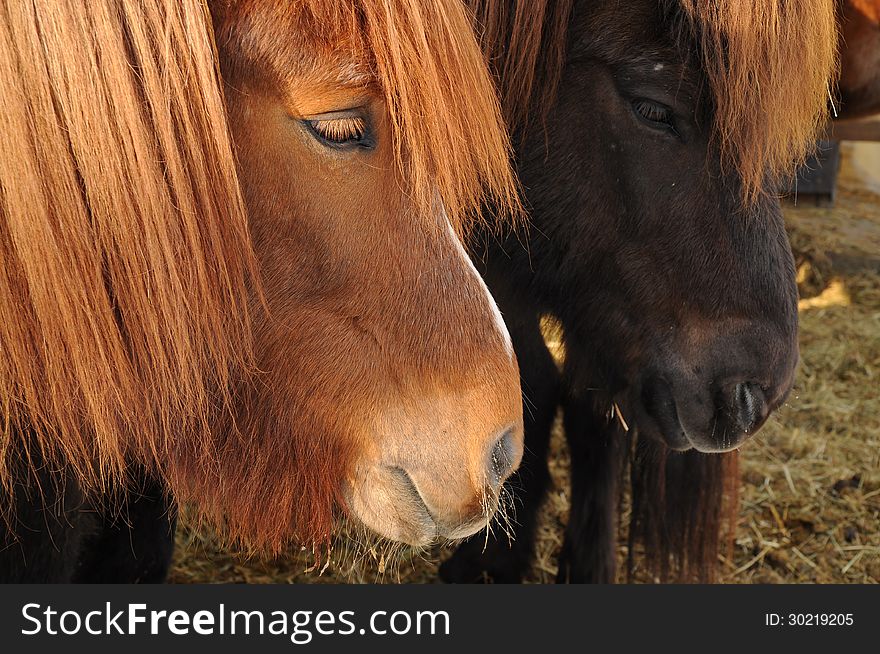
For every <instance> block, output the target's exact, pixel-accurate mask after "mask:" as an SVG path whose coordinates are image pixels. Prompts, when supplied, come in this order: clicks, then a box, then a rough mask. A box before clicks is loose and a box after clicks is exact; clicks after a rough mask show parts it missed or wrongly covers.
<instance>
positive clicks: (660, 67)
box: [654, 64, 665, 70]
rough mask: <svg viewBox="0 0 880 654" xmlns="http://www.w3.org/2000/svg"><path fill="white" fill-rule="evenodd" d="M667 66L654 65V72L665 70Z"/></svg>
mask: <svg viewBox="0 0 880 654" xmlns="http://www.w3.org/2000/svg"><path fill="white" fill-rule="evenodd" d="M663 68H665V66H664V65H663V64H654V70H663Z"/></svg>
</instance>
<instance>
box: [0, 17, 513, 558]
mask: <svg viewBox="0 0 880 654" xmlns="http://www.w3.org/2000/svg"><path fill="white" fill-rule="evenodd" d="M247 5H248V2H247V1H246V0H241V1H239V0H216V2H208V3H206V2H204V1H203V0H157V1H155V2H149V3H133V2H128V1H127V0H94V1H90V2H88V3H84V2H80V1H79V0H35V1H34V2H26V3H20V2H14V1H12V0H2V1H0V96H2V97H3V102H0V119H2V124H3V126H4V137H3V139H0V315H2V316H3V318H4V319H3V321H2V322H0V353H2V356H0V420H2V421H3V423H2V424H3V427H2V432H0V481H2V483H3V485H4V487H5V488H6V490H7V491H9V490H10V489H11V487H12V485H13V484H14V483H15V481H16V480H15V479H12V478H11V474H12V473H11V470H10V465H11V463H10V462H11V460H12V459H13V458H15V457H23V458H24V459H25V460H33V461H44V462H45V464H46V465H47V466H49V467H50V468H51V469H55V470H59V471H60V470H64V471H66V472H67V474H69V475H73V476H74V477H75V479H76V480H77V482H78V483H79V484H81V485H82V486H83V487H84V488H85V489H86V490H87V491H95V492H101V491H103V490H105V489H106V488H107V487H108V486H111V485H114V484H115V483H116V482H118V481H119V480H120V479H124V474H125V471H126V468H127V467H128V465H129V464H130V463H131V461H137V462H140V463H143V464H144V465H146V466H147V467H148V468H149V469H150V470H152V471H153V472H156V473H158V474H160V475H161V476H162V478H164V479H165V480H166V481H167V482H168V483H169V486H170V488H171V490H172V491H173V492H175V493H176V494H177V493H179V497H180V498H181V499H184V500H185V499H193V500H195V501H196V502H198V503H199V508H200V510H201V511H203V512H204V513H205V514H207V515H211V516H212V517H214V518H216V519H217V520H222V519H224V518H226V521H225V524H226V526H227V527H228V529H229V533H230V535H231V536H234V537H240V538H242V539H244V540H247V541H249V543H250V544H252V545H257V546H266V547H268V548H270V549H276V550H277V549H278V548H279V547H281V545H282V543H283V542H284V541H286V540H287V539H289V538H290V537H291V536H294V535H295V537H296V538H297V539H298V540H300V541H301V542H309V541H315V540H326V539H327V538H328V530H329V528H330V523H331V522H332V517H333V516H332V515H331V512H330V510H329V509H326V507H327V506H328V504H327V501H326V498H327V497H334V496H335V495H336V491H337V486H338V484H339V482H340V479H339V477H340V475H341V474H342V473H343V471H342V470H340V469H339V468H338V465H336V466H335V467H334V463H333V462H325V461H315V460H314V457H315V453H314V450H313V448H309V447H307V446H305V445H302V444H297V443H294V444H291V443H288V442H287V441H288V440H289V439H283V438H275V439H269V438H263V439H261V440H260V441H258V442H260V443H261V445H260V446H259V447H254V446H253V445H252V444H251V443H252V442H251V441H249V440H248V437H247V435H245V434H238V436H237V437H236V436H235V435H232V436H230V434H229V433H228V429H230V428H232V429H234V426H235V419H234V415H235V414H236V412H237V411H238V409H239V407H238V406H237V405H239V404H240V403H241V401H242V398H243V397H247V394H248V393H249V392H251V389H255V388H258V387H259V386H260V385H259V384H258V383H249V382H248V381H247V380H250V379H256V378H258V375H259V373H258V372H257V371H254V370H253V366H252V355H251V353H252V350H253V345H252V342H251V341H252V336H251V318H252V317H253V316H250V315H249V312H251V313H254V312H255V311H258V312H260V316H261V319H272V316H271V315H264V313H263V311H264V310H265V309H266V307H265V306H264V305H263V303H261V301H260V299H259V298H260V297H261V291H260V282H259V279H258V276H257V274H256V273H255V270H256V264H255V255H254V252H253V251H252V244H251V242H250V239H249V234H248V228H247V216H246V212H245V207H244V205H243V202H242V198H241V195H240V189H239V184H238V179H237V175H236V169H235V159H234V149H233V144H232V142H231V139H230V133H229V130H228V127H227V118H226V109H225V104H224V98H223V82H222V80H221V78H220V74H219V70H218V51H217V47H216V44H215V32H214V30H215V19H216V18H217V15H218V12H219V14H222V15H223V16H224V17H225V19H227V20H230V21H231V20H233V19H234V18H235V17H236V15H237V14H236V12H239V11H246V10H247ZM279 6H282V7H283V8H284V10H285V11H287V12H289V13H290V15H291V16H293V18H294V19H293V20H292V22H291V25H292V26H294V25H295V26H298V27H302V26H305V25H310V26H311V27H312V30H311V31H306V30H303V29H300V30H299V31H297V32H296V33H291V34H290V42H292V43H295V44H297V46H298V47H302V48H309V47H314V48H321V47H323V45H324V44H326V42H327V40H328V39H331V40H332V39H334V38H336V37H342V36H346V37H355V36H356V37H357V40H359V42H361V43H363V44H364V47H365V48H366V50H367V51H368V52H369V53H370V58H369V62H368V63H369V65H370V68H371V70H370V74H371V75H372V76H373V78H374V81H375V82H376V83H377V84H378V85H380V86H381V88H382V89H383V92H384V94H385V100H386V104H387V107H388V109H389V111H390V114H391V119H392V127H393V130H394V141H395V144H396V148H397V155H398V156H397V162H398V165H399V166H400V168H401V170H402V171H403V173H404V178H405V179H406V180H407V181H408V182H409V183H410V188H409V191H410V193H411V194H412V197H413V198H414V199H415V201H416V203H417V204H418V205H419V206H421V207H422V208H424V209H426V210H427V209H428V208H430V209H432V210H436V203H437V199H438V197H439V199H440V200H442V202H443V203H444V205H445V207H446V209H447V212H448V213H449V215H450V217H451V219H452V220H453V222H454V224H455V225H456V226H458V227H460V228H461V229H466V228H467V225H468V223H469V222H470V221H472V220H475V219H476V217H477V216H478V215H479V207H480V206H481V205H482V204H483V203H484V202H492V203H494V204H497V205H498V206H500V207H501V208H502V212H501V214H502V215H504V214H506V215H508V216H514V215H518V213H519V211H520V209H519V203H518V197H517V192H518V191H517V187H516V184H515V182H514V178H513V175H512V173H511V170H510V166H509V154H510V153H509V147H508V142H507V137H506V135H505V132H504V129H503V122H502V120H501V117H500V116H501V115H500V105H499V102H498V100H497V97H496V94H495V90H494V87H493V85H492V83H491V79H490V78H489V75H488V73H487V72H486V71H485V67H484V63H483V59H482V54H481V52H480V49H479V47H478V45H477V43H476V40H475V39H474V36H473V32H472V30H471V29H470V23H469V17H468V16H467V14H466V12H465V9H464V8H463V7H462V6H461V3H460V2H459V0H315V1H310V2H304V1H300V2H286V3H283V4H279ZM209 8H210V11H209ZM212 14H213V15H212ZM227 26H228V25H227ZM245 40H246V39H245ZM227 45H228V44H227ZM319 51H320V50H319ZM474 124H476V125H479V126H480V128H479V129H473V128H472V125H474ZM463 135H467V141H466V142H463V141H462V139H463ZM255 299H256V301H255ZM249 307H250V308H249ZM254 307H257V308H256V309H255V308H254ZM243 380H244V381H243ZM218 425H223V426H224V429H223V430H222V431H224V432H226V433H223V434H222V435H221V434H220V433H218V432H220V431H221V430H220V429H218V427H217V426H218ZM230 425H232V427H230ZM285 465H287V466H288V468H287V469H285V468H284V467H283V466H285ZM311 500H315V507H317V509H318V510H316V511H315V512H314V513H313V512H312V511H311V509H312V508H313V507H312V506H310V501H311ZM318 500H320V501H318ZM267 504H271V505H272V506H273V507H274V509H273V511H272V512H267V511H262V512H259V511H257V507H265V506H267ZM325 509H326V510H325ZM227 510H228V515H224V514H226V513H227Z"/></svg>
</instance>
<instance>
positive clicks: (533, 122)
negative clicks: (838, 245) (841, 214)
mask: <svg viewBox="0 0 880 654" xmlns="http://www.w3.org/2000/svg"><path fill="white" fill-rule="evenodd" d="M472 4H473V7H474V9H475V14H476V17H477V22H478V24H479V25H480V26H482V30H483V36H482V38H483V44H484V49H485V51H486V52H487V54H488V55H489V57H490V61H491V63H492V64H493V65H494V67H495V70H496V73H497V76H498V83H499V86H500V88H501V90H502V95H503V97H502V104H503V106H504V109H505V113H506V115H507V118H508V122H509V126H510V127H511V129H512V132H513V142H514V146H515V148H516V164H517V166H518V173H519V175H520V179H521V182H522V184H523V187H524V188H525V189H526V196H527V201H528V205H529V206H530V210H531V216H532V221H533V223H534V225H535V229H533V230H532V231H531V234H530V237H529V240H528V243H527V248H522V247H521V246H520V244H519V243H518V242H517V241H516V240H514V239H509V240H508V241H507V242H502V243H500V244H496V243H495V242H494V241H492V240H491V239H481V240H478V241H476V242H475V243H474V245H473V251H474V253H475V255H476V256H477V258H480V259H485V261H486V265H485V278H486V280H487V282H488V284H489V287H490V289H492V292H493V294H494V295H495V297H496V299H497V300H498V302H499V305H500V306H501V309H502V312H503V313H504V316H505V319H506V320H507V322H508V326H509V328H510V331H511V334H512V337H513V342H514V348H515V349H516V352H517V356H518V358H519V361H520V368H521V374H522V380H523V392H524V400H525V403H526V407H527V410H526V455H525V458H524V460H523V464H522V466H521V468H520V472H518V473H517V475H516V476H515V478H514V481H513V482H512V483H513V484H515V485H518V486H519V487H520V499H521V507H519V508H518V510H517V514H516V522H517V523H518V527H517V528H516V539H515V540H514V542H513V544H512V545H510V544H509V543H508V542H507V539H506V538H505V539H501V540H490V541H489V542H488V544H486V543H484V541H483V539H482V538H480V539H474V540H473V541H471V542H468V543H466V544H464V545H463V546H462V547H461V548H459V550H458V551H457V552H456V553H455V555H453V557H452V558H451V559H450V560H448V561H447V562H445V564H444V565H443V567H442V569H441V575H442V576H443V578H444V579H446V580H448V581H475V580H479V579H485V578H487V577H488V578H491V579H493V580H495V581H518V580H519V579H521V577H522V575H523V574H524V572H525V570H526V569H527V567H528V563H529V560H530V557H531V550H532V548H533V544H534V538H535V535H534V534H535V528H536V520H537V513H538V509H539V508H540V503H541V500H542V498H543V495H544V493H545V491H546V488H547V486H548V483H549V472H548V467H547V454H548V442H549V436H550V430H551V427H552V425H553V422H554V418H555V416H556V413H557V407H558V406H559V405H560V404H561V405H562V407H563V410H564V426H565V432H566V437H567V439H568V444H569V448H570V452H571V475H572V480H571V483H572V486H571V514H570V517H569V522H568V526H567V529H566V535H565V542H564V544H563V550H562V557H561V560H560V565H559V574H558V580H559V581H592V582H611V581H614V580H615V578H616V560H617V556H616V555H617V551H616V550H617V524H616V523H617V516H618V511H619V508H620V506H621V504H620V488H619V482H620V479H621V477H623V479H624V480H626V479H629V487H630V489H631V491H632V492H631V499H632V512H631V520H630V525H629V536H630V550H629V551H630V554H631V555H632V553H633V551H634V550H635V549H636V548H638V549H642V550H644V551H645V554H646V556H647V566H648V570H647V572H649V573H650V574H651V575H652V576H654V577H656V578H660V579H666V578H677V579H703V580H706V579H710V578H711V576H712V573H713V570H714V569H715V566H716V562H717V555H718V546H719V538H720V530H721V526H722V522H723V516H724V506H729V503H728V504H725V503H724V500H725V499H726V500H733V499H734V495H735V490H736V477H735V470H736V465H735V461H736V458H735V457H736V453H735V452H734V451H732V450H734V449H735V448H737V447H739V446H740V445H741V444H742V443H743V442H744V441H745V440H746V439H747V438H749V437H750V436H752V435H753V434H754V433H755V432H756V431H758V430H759V429H760V428H761V426H762V425H763V424H764V422H765V421H766V420H767V418H768V416H769V415H770V414H771V413H772V412H773V410H774V409H776V408H777V407H778V406H779V405H780V404H781V403H782V402H783V401H784V399H785V398H786V395H787V394H788V393H789V391H790V389H791V387H792V383H793V380H794V375H795V368H796V364H797V360H798V348H797V289H796V286H795V278H794V266H793V261H792V255H791V250H790V247H789V245H788V241H787V238H786V235H785V230H784V228H783V223H782V214H781V211H780V207H779V202H778V200H777V199H776V197H775V194H774V191H775V182H776V180H778V179H780V178H781V177H784V176H786V175H788V174H790V173H792V172H793V171H794V165H795V164H796V163H797V162H798V161H799V160H801V159H802V157H803V156H804V153H805V151H806V149H807V147H808V144H809V143H811V142H812V139H813V137H814V135H815V133H816V131H817V128H818V126H819V125H821V124H822V122H823V120H824V119H825V115H826V105H827V104H828V99H829V89H830V87H831V83H832V81H833V80H831V79H830V78H831V76H832V72H833V69H834V62H835V57H834V49H835V22H834V21H835V18H834V2H833V0H799V1H798V2H786V1H782V0H768V1H762V2H740V1H739V0H735V1H734V0H730V1H720V2H710V1H709V0H661V1H659V2H658V0H634V1H632V2H608V3H605V2H596V1H593V0H567V1H563V2H547V1H532V0H528V1H526V0H473V3H472ZM544 316H550V317H552V318H553V319H555V321H556V322H558V324H559V325H560V326H561V329H562V338H563V343H564V362H563V364H562V370H561V374H560V371H559V370H558V369H557V366H556V364H555V362H554V359H553V358H552V357H551V355H550V353H549V352H548V350H547V347H546V346H545V343H544V340H543V338H542V332H541V325H540V323H541V319H542V317H544ZM630 438H632V439H634V441H633V442H631V441H630ZM724 452H729V453H728V454H721V453H724ZM627 463H628V464H629V465H626V464H627ZM627 471H628V473H629V475H630V476H629V477H628V478H627V477H626V475H627ZM631 561H632V559H631Z"/></svg>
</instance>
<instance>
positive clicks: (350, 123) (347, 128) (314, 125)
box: [305, 116, 375, 149]
mask: <svg viewBox="0 0 880 654" xmlns="http://www.w3.org/2000/svg"><path fill="white" fill-rule="evenodd" d="M305 123H306V125H307V126H308V128H309V129H310V130H311V132H312V134H313V135H314V136H315V138H317V139H318V140H319V141H320V142H321V143H323V144H324V145H327V146H329V147H334V148H353V147H359V148H366V149H369V148H372V147H374V146H375V141H374V139H373V138H372V135H371V133H370V130H369V126H368V125H367V121H366V120H365V119H364V118H361V117H359V116H346V117H340V118H336V117H329V116H328V117H321V118H313V119H309V120H306V121H305Z"/></svg>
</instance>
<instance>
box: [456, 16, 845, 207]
mask: <svg viewBox="0 0 880 654" xmlns="http://www.w3.org/2000/svg"><path fill="white" fill-rule="evenodd" d="M575 4H576V2H575V1H574V0H563V1H562V2H558V3H551V2H546V1H543V0H542V1H536V2H532V1H531V0H529V1H526V0H471V6H472V8H473V10H474V14H475V20H476V22H477V25H478V30H479V31H480V32H481V34H482V45H483V49H484V52H485V53H486V55H487V57H488V58H489V60H490V63H491V64H492V65H493V66H494V68H495V70H496V73H497V75H498V80H499V86H500V88H501V93H502V98H503V101H504V112H505V116H506V117H507V119H508V123H509V125H510V127H511V128H512V129H517V128H522V127H527V126H528V124H529V123H531V122H536V120H540V119H541V117H542V116H543V115H545V114H546V112H547V111H549V109H550V107H551V106H552V104H553V101H554V96H555V93H556V87H557V85H558V82H559V78H560V75H561V73H562V68H563V66H564V65H565V58H566V52H565V49H566V44H567V39H568V38H569V36H568V35H567V33H568V29H569V22H570V20H571V17H572V15H573V12H574V10H575V8H574V7H573V5H575ZM661 6H662V9H663V16H664V18H665V19H667V20H668V21H669V24H668V25H667V26H665V27H666V29H667V31H668V32H669V33H670V36H671V37H672V38H673V40H677V41H678V43H679V45H680V46H681V47H682V48H683V53H684V54H685V56H686V57H688V58H692V57H694V56H695V57H696V63H697V65H698V66H699V67H700V68H701V69H702V70H703V72H704V74H705V75H706V77H707V81H708V87H709V91H710V96H711V98H710V99H711V103H712V107H713V109H714V124H713V136H714V138H715V141H716V142H717V143H718V145H719V147H720V149H721V152H722V159H723V161H724V162H726V163H727V164H728V165H729V166H730V169H731V170H735V171H736V172H737V173H738V174H739V176H740V177H741V179H742V187H743V194H744V198H745V199H746V200H747V201H753V200H755V199H757V197H758V196H759V195H761V194H762V193H763V192H764V191H765V189H767V187H768V184H767V182H768V180H776V179H779V178H780V177H784V176H785V175H788V174H792V173H793V171H794V168H795V165H796V164H797V163H799V162H800V161H802V160H803V158H804V157H805V155H806V154H807V153H808V151H809V149H810V148H811V147H812V145H813V143H814V140H815V137H816V136H817V133H818V131H819V129H820V128H821V126H822V125H823V124H824V122H825V121H826V120H827V117H828V111H829V105H830V102H831V101H833V96H832V88H833V85H834V78H835V73H836V42H837V38H836V30H837V27H836V17H835V2H834V0H805V1H804V2H786V1H784V0H772V1H769V2H736V1H734V0H731V1H725V2H712V1H710V0H664V2H663V3H662V5H661ZM603 11H611V12H612V13H613V12H614V11H617V10H616V9H613V8H612V9H608V8H607V7H606V8H603ZM621 11H624V9H621ZM626 11H629V9H628V8H627V9H626ZM621 20H622V19H620V20H618V21H617V24H616V26H615V28H614V29H619V30H626V29H627V24H626V23H625V22H623V23H621V22H620V21H621ZM606 38H610V36H609V35H608V34H607V33H599V34H596V35H593V36H592V37H591V40H592V41H594V42H601V41H602V40H603V39H606ZM635 38H636V39H637V38H638V35H635ZM629 40H631V39H629Z"/></svg>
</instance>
